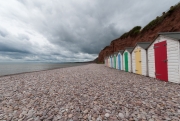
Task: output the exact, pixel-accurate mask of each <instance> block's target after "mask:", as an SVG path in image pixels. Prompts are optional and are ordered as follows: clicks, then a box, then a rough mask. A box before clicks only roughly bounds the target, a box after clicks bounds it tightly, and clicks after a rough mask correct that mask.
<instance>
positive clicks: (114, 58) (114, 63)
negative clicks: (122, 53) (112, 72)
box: [113, 52, 116, 68]
mask: <svg viewBox="0 0 180 121" xmlns="http://www.w3.org/2000/svg"><path fill="white" fill-rule="evenodd" d="M113 68H116V52H115V53H114V54H113Z"/></svg>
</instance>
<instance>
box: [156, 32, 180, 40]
mask: <svg viewBox="0 0 180 121" xmlns="http://www.w3.org/2000/svg"><path fill="white" fill-rule="evenodd" d="M158 35H163V36H167V37H170V38H174V39H177V40H180V32H161V33H159V34H158Z"/></svg>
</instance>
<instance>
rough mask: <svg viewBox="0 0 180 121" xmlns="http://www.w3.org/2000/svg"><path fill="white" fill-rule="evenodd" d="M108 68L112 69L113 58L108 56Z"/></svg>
mask: <svg viewBox="0 0 180 121" xmlns="http://www.w3.org/2000/svg"><path fill="white" fill-rule="evenodd" d="M108 67H111V58H110V56H108Z"/></svg>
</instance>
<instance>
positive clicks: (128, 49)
mask: <svg viewBox="0 0 180 121" xmlns="http://www.w3.org/2000/svg"><path fill="white" fill-rule="evenodd" d="M125 50H127V51H128V52H130V53H131V52H132V51H133V47H126V48H125Z"/></svg>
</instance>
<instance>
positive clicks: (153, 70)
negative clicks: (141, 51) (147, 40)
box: [148, 32, 180, 83]
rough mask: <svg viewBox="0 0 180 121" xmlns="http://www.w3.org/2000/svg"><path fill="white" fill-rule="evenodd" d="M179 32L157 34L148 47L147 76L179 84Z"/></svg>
mask: <svg viewBox="0 0 180 121" xmlns="http://www.w3.org/2000/svg"><path fill="white" fill-rule="evenodd" d="M179 70H180V32H164V33H159V34H158V36H157V37H156V39H155V40H154V41H153V42H152V43H151V44H150V46H149V47H148V71H149V76H150V77H154V78H157V79H159V80H163V81H169V82H174V83H180V71H179Z"/></svg>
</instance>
